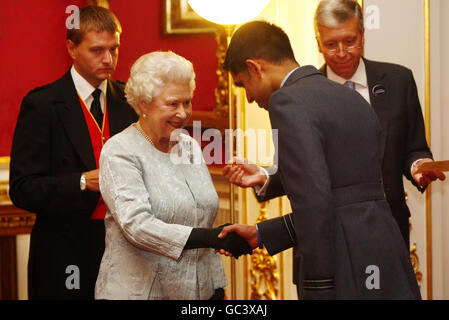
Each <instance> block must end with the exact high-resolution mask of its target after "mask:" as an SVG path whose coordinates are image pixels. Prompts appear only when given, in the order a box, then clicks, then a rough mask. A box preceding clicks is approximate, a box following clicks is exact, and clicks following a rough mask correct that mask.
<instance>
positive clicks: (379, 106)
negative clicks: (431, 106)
mask: <svg viewBox="0 0 449 320" xmlns="http://www.w3.org/2000/svg"><path fill="white" fill-rule="evenodd" d="M314 24H315V34H316V39H317V42H318V48H319V51H320V52H321V53H322V54H323V57H324V60H325V61H326V64H325V65H324V66H323V67H322V68H321V69H320V71H321V72H322V73H323V74H324V75H325V76H327V77H328V78H329V79H330V80H333V81H335V82H338V83H340V84H344V85H345V86H348V87H350V88H352V89H354V90H356V91H357V92H358V93H360V94H361V95H362V97H363V98H365V100H366V101H367V102H368V103H370V104H371V106H372V108H373V109H374V111H375V113H376V114H377V117H378V119H379V122H380V125H381V129H382V131H381V141H380V142H381V143H380V155H381V161H382V177H383V186H384V189H385V194H386V197H387V201H388V203H389V205H390V207H391V211H392V213H393V216H394V218H395V220H396V222H397V223H398V226H399V229H400V230H401V233H402V236H403V238H404V241H405V244H406V245H407V247H408V248H410V240H409V234H410V231H409V217H410V211H409V209H408V207H407V204H406V202H405V193H404V185H403V179H402V176H403V175H404V176H405V177H406V178H407V179H408V180H410V181H411V183H412V184H413V185H414V186H415V187H417V188H418V190H420V191H421V192H423V191H424V190H425V187H426V186H427V185H428V184H429V183H431V182H432V181H434V180H436V179H440V180H444V179H445V175H444V174H443V173H441V172H436V171H435V172H424V173H417V172H418V170H419V167H420V166H421V165H422V164H423V163H425V162H429V161H433V160H432V153H431V151H430V150H429V147H428V145H427V142H426V137H425V131H424V121H423V116H422V111H421V106H420V103H419V98H418V93H417V89H416V84H415V80H414V78H413V74H412V72H411V70H409V69H407V68H405V67H403V66H400V65H397V64H391V63H384V62H375V61H370V60H367V59H366V58H364V57H363V51H364V42H365V38H364V31H365V29H364V20H363V13H362V8H361V7H360V5H359V4H358V3H357V1H354V0H323V1H321V2H320V3H319V5H318V8H317V10H316V13H315V19H314Z"/></svg>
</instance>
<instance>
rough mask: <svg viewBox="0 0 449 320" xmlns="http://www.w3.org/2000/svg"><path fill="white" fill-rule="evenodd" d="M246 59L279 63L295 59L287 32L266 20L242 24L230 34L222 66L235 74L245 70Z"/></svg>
mask: <svg viewBox="0 0 449 320" xmlns="http://www.w3.org/2000/svg"><path fill="white" fill-rule="evenodd" d="M247 59H264V60H266V61H269V62H272V63H276V64H279V63H281V62H283V61H285V60H293V61H295V55H294V54H293V49H292V47H291V44H290V40H289V39H288V36H287V34H286V33H285V32H284V31H283V30H282V29H281V28H279V27H278V26H276V25H274V24H271V23H269V22H266V21H252V22H248V23H246V24H244V25H242V26H241V27H240V28H239V29H238V30H237V31H236V32H235V34H234V35H233V36H232V39H231V43H230V44H229V47H228V51H227V52H226V58H225V62H224V64H223V68H224V69H225V70H228V71H231V72H232V73H234V74H236V73H239V72H241V71H247V70H248V68H247V66H246V63H245V61H246V60H247Z"/></svg>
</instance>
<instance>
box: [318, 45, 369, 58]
mask: <svg viewBox="0 0 449 320" xmlns="http://www.w3.org/2000/svg"><path fill="white" fill-rule="evenodd" d="M358 49H362V47H361V46H349V47H343V49H342V50H343V51H344V52H346V53H351V52H354V51H356V50H358ZM339 51H340V48H334V49H326V53H327V54H330V55H332V56H334V55H336V54H337V52H339Z"/></svg>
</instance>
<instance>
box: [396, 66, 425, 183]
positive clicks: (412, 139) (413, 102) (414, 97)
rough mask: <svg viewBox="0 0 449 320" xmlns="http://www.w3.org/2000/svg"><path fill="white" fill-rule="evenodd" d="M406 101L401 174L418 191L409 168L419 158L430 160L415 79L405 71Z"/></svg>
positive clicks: (408, 71)
mask: <svg viewBox="0 0 449 320" xmlns="http://www.w3.org/2000/svg"><path fill="white" fill-rule="evenodd" d="M405 81H407V100H406V105H405V108H406V109H407V123H408V131H407V140H406V146H405V161H404V167H403V173H404V175H405V176H406V177H407V179H409V180H410V181H411V182H412V183H413V184H414V185H415V186H416V187H417V188H418V189H419V190H421V191H422V189H421V188H420V187H419V186H418V184H417V183H416V182H415V180H414V179H413V177H412V176H411V172H410V167H411V165H412V163H413V162H414V161H415V160H417V159H421V158H432V153H431V152H430V150H429V147H428V145H427V141H426V135H425V127H424V119H423V115H422V110H421V105H420V103H419V97H418V91H417V88H416V83H415V79H414V78H413V74H412V72H411V71H410V70H407V77H406V80H405Z"/></svg>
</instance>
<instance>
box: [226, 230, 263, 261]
mask: <svg viewBox="0 0 449 320" xmlns="http://www.w3.org/2000/svg"><path fill="white" fill-rule="evenodd" d="M232 232H235V233H236V234H238V235H239V236H240V237H242V238H243V239H245V240H246V241H247V242H248V244H249V246H250V247H251V248H252V249H255V248H257V246H258V244H259V241H258V238H257V229H256V226H247V225H243V224H233V225H230V226H226V227H224V228H223V230H221V233H220V234H219V235H218V238H220V239H223V238H225V237H226V236H227V235H228V234H230V233H232ZM218 251H219V252H220V253H221V254H223V255H226V256H228V257H232V254H231V253H230V252H228V251H226V250H223V249H221V250H218Z"/></svg>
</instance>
